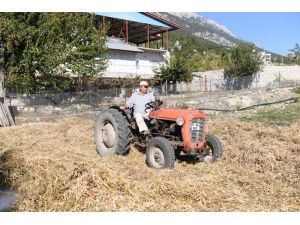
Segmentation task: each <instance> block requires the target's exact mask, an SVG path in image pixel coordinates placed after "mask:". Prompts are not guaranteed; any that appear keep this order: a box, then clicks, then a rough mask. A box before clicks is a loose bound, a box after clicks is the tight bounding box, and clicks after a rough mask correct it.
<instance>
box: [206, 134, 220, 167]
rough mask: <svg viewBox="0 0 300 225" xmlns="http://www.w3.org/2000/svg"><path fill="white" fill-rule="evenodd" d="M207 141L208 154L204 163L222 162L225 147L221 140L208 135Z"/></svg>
mask: <svg viewBox="0 0 300 225" xmlns="http://www.w3.org/2000/svg"><path fill="white" fill-rule="evenodd" d="M205 140H206V145H207V147H206V148H207V149H206V150H205V151H206V152H207V154H206V155H205V156H204V161H205V162H214V161H217V160H220V159H221V157H222V154H223V146H222V143H221V142H220V140H219V138H218V137H217V136H215V135H213V134H207V135H206V137H205Z"/></svg>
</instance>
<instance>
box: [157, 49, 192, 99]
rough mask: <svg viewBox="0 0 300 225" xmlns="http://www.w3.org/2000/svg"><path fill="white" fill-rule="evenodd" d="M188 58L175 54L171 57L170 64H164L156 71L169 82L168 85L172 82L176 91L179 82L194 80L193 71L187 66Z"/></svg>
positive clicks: (163, 79) (162, 78)
mask: <svg viewBox="0 0 300 225" xmlns="http://www.w3.org/2000/svg"><path fill="white" fill-rule="evenodd" d="M186 59H187V58H185V57H183V56H181V55H180V54H175V55H173V56H172V57H171V60H170V64H169V65H167V66H162V67H160V68H159V69H158V70H156V71H155V72H156V74H157V76H159V78H160V80H161V81H162V82H165V83H167V87H170V84H172V86H173V92H174V93H175V92H176V84H177V83H178V82H179V83H180V82H190V81H191V80H192V73H191V71H190V70H189V69H188V67H187V66H186ZM168 89H169V88H168Z"/></svg>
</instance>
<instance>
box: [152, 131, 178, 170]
mask: <svg viewBox="0 0 300 225" xmlns="http://www.w3.org/2000/svg"><path fill="white" fill-rule="evenodd" d="M146 162H147V165H148V166H149V167H152V168H155V169H172V168H173V167H174V164H175V154H174V150H173V147H172V145H171V143H170V141H169V140H168V139H166V138H163V137H155V138H153V139H152V140H151V141H150V142H149V143H148V144H147V146H146Z"/></svg>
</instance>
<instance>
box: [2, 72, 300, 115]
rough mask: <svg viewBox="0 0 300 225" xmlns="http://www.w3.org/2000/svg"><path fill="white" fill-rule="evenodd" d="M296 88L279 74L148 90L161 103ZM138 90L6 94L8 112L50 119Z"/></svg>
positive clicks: (108, 103)
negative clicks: (261, 78) (263, 78)
mask: <svg viewBox="0 0 300 225" xmlns="http://www.w3.org/2000/svg"><path fill="white" fill-rule="evenodd" d="M287 87H300V81H292V80H287V79H285V78H284V77H283V76H281V75H280V74H279V75H278V77H276V79H274V80H273V81H271V82H265V83H264V85H262V84H261V82H259V79H258V77H251V78H250V77H244V78H242V79H241V78H239V79H231V80H224V79H210V80H208V79H200V78H199V79H194V80H193V82H191V83H188V84H186V83H177V84H176V83H168V82H165V83H161V84H160V85H157V86H153V87H151V88H150V91H152V92H153V93H154V94H155V95H157V96H159V97H161V98H163V99H164V100H175V101H185V100H199V99H214V98H220V97H226V96H229V95H234V94H242V93H247V92H249V91H251V92H261V91H269V90H273V89H280V88H287ZM137 88H138V87H133V86H131V87H125V88H124V87H123V88H120V87H114V88H111V89H105V90H100V89H99V90H90V91H81V92H67V93H50V92H48V93H38V94H30V95H20V94H14V93H9V94H7V97H8V98H9V99H10V105H11V109H12V111H13V114H14V115H15V116H17V115H36V116H42V115H45V116H52V117H55V116H57V115H74V114H78V113H82V112H90V111H97V110H101V109H105V108H108V107H109V106H111V105H121V104H124V103H125V102H126V100H127V99H128V98H129V97H130V96H131V94H132V93H133V92H134V91H135V89H137Z"/></svg>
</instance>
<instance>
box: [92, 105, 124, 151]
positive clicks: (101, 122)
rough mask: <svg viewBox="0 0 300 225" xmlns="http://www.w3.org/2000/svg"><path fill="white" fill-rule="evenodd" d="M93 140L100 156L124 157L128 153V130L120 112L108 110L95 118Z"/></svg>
mask: <svg viewBox="0 0 300 225" xmlns="http://www.w3.org/2000/svg"><path fill="white" fill-rule="evenodd" d="M94 138H95V143H96V149H97V152H98V153H99V154H100V155H101V156H108V155H112V154H118V155H125V154H127V153H128V152H129V145H130V130H129V127H128V122H127V120H126V119H125V117H124V116H123V114H122V112H120V111H118V110H117V109H109V110H107V111H104V112H102V113H100V114H99V115H98V116H97V118H96V125H95V131H94Z"/></svg>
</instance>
